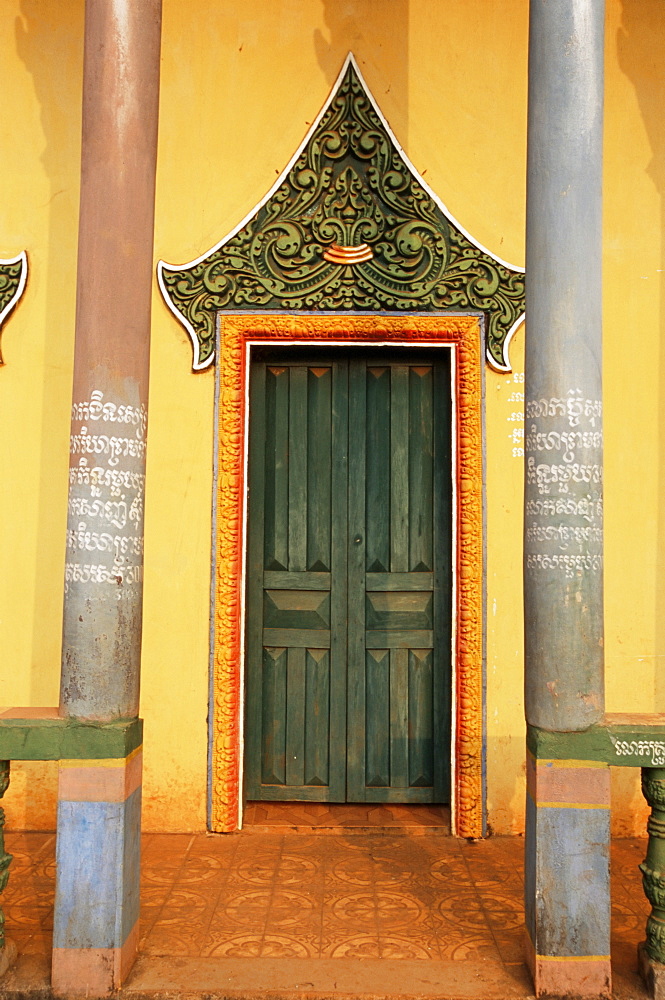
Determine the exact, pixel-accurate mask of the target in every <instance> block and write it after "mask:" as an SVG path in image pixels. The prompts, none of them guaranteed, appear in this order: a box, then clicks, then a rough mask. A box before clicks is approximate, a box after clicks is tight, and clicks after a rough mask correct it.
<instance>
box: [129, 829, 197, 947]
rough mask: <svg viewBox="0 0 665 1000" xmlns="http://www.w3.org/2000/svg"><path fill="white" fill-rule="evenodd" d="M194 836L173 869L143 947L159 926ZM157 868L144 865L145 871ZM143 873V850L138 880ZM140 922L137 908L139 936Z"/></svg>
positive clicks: (156, 866) (193, 835)
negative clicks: (166, 889)
mask: <svg viewBox="0 0 665 1000" xmlns="http://www.w3.org/2000/svg"><path fill="white" fill-rule="evenodd" d="M149 836H150V835H149ZM167 836H168V834H167ZM195 836H196V835H195V834H192V835H191V836H190V838H189V842H188V844H187V847H186V848H185V851H184V853H183V856H182V861H181V862H180V864H179V865H178V867H177V868H174V869H173V873H172V876H171V878H170V880H169V883H168V891H167V893H166V895H165V896H164V899H163V900H162V905H161V906H160V907H159V909H158V911H157V914H156V916H155V918H154V920H153V921H152V924H151V926H150V930H149V931H148V932H147V934H146V937H145V938H144V939H143V944H144V947H145V946H146V945H147V944H148V938H149V937H150V935H151V934H152V932H153V931H154V930H155V928H156V927H157V925H158V924H159V921H160V919H161V917H162V914H163V912H164V909H165V907H166V905H167V903H168V901H169V899H170V898H171V896H172V894H173V890H174V888H175V883H176V880H177V877H178V875H179V874H180V872H181V871H182V870H183V868H184V866H185V861H186V858H187V855H188V853H189V849H190V847H191V846H192V843H193V841H194V837H195ZM146 846H147V845H146ZM141 848H143V835H142V836H141ZM158 867H159V866H158V865H155V864H150V863H149V862H148V863H147V864H145V869H158ZM161 870H162V871H165V869H164V868H162V869H161ZM166 870H170V869H166ZM143 872H144V861H143V850H141V867H140V874H139V878H141V877H142V876H143ZM140 920H141V912H140V908H139V934H140V933H141V923H140Z"/></svg>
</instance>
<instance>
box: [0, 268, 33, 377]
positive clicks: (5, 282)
mask: <svg viewBox="0 0 665 1000" xmlns="http://www.w3.org/2000/svg"><path fill="white" fill-rule="evenodd" d="M27 280H28V255H27V253H26V252H25V250H23V251H22V252H21V253H20V254H18V256H16V257H10V258H8V259H7V260H0V336H1V335H2V326H3V323H4V322H5V320H6V319H7V316H9V314H10V312H11V311H12V309H13V308H14V306H15V305H16V304H17V302H18V301H19V299H20V298H21V296H22V295H23V290H24V289H25V283H26V281H27ZM4 363H5V362H4V360H3V358H2V349H1V348H0V365H4Z"/></svg>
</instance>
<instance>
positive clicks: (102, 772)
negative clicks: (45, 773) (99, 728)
mask: <svg viewBox="0 0 665 1000" xmlns="http://www.w3.org/2000/svg"><path fill="white" fill-rule="evenodd" d="M142 769H143V751H142V750H141V749H139V751H138V753H137V752H135V753H134V754H133V755H132V756H130V757H129V759H127V760H124V759H119V760H100V761H99V763H97V764H92V765H87V766H85V767H77V766H76V765H74V766H72V765H71V763H70V762H68V761H65V762H63V763H62V764H61V766H60V771H59V775H58V799H59V800H60V801H61V802H124V801H125V799H128V798H129V796H130V795H131V794H132V792H134V791H135V790H136V789H137V788H138V787H139V786H140V784H141V774H142Z"/></svg>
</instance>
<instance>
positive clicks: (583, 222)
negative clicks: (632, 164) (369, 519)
mask: <svg viewBox="0 0 665 1000" xmlns="http://www.w3.org/2000/svg"><path fill="white" fill-rule="evenodd" d="M603 24H604V3H603V0H556V2H551V0H531V18H530V38H529V126H528V154H527V155H528V172H527V250H526V265H527V267H526V274H527V279H526V282H527V284H526V309H527V322H528V330H527V341H526V383H525V388H526V399H525V421H526V428H525V430H526V434H525V438H526V484H525V537H524V549H525V552H524V601H525V608H524V611H525V643H526V648H525V655H526V713H527V721H528V722H530V723H531V724H532V725H534V726H539V727H540V728H542V729H550V730H555V731H570V730H577V729H586V728H587V726H590V725H592V724H593V723H594V722H597V721H598V720H599V719H600V718H601V717H602V715H603V712H604V703H603V693H604V689H603V571H602V553H603V544H602V524H603V522H602V461H603V458H602V402H601V400H602V384H601V367H602V356H601V355H602V336H601V330H602V303H601V224H602V199H601V189H602V123H603V34H604V32H603Z"/></svg>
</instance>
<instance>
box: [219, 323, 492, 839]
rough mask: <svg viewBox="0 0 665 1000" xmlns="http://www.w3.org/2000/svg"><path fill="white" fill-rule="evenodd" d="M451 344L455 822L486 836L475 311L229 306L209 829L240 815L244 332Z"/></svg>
mask: <svg viewBox="0 0 665 1000" xmlns="http://www.w3.org/2000/svg"><path fill="white" fill-rule="evenodd" d="M405 339H406V340H413V341H414V342H416V343H418V344H423V345H427V344H437V345H439V344H451V345H454V347H455V349H456V352H457V363H456V365H455V398H456V405H457V413H458V419H457V447H456V455H457V467H456V469H455V478H456V482H457V497H458V503H457V526H456V528H457V574H456V580H457V609H456V619H457V633H456V674H455V700H456V713H455V720H456V721H455V725H456V729H455V747H456V754H455V776H454V785H455V791H456V821H455V832H456V833H457V835H458V836H460V837H480V836H482V656H483V643H482V636H483V627H482V621H483V604H482V602H483V589H482V579H483V536H482V440H481V384H482V378H481V376H482V371H481V358H480V351H479V349H478V345H479V341H480V323H479V321H478V319H476V318H474V317H470V316H436V317H434V316H430V317H425V316H404V317H403V318H402V317H395V316H391V317H389V316H377V315H372V316H326V317H323V316H320V317H306V316H274V315H268V316H246V317H243V316H239V315H234V316H228V317H224V318H223V320H222V323H221V328H220V352H221V364H220V372H219V425H218V470H219V471H218V479H217V526H218V527H217V536H216V559H215V573H216V577H215V588H214V589H215V609H214V642H213V663H214V667H213V671H214V674H213V701H214V706H213V721H212V773H213V782H212V829H213V830H215V831H217V832H220V833H226V832H230V831H232V830H235V829H237V826H238V821H239V789H240V785H239V775H240V753H241V737H240V731H241V711H242V701H241V690H242V684H241V647H242V643H241V630H242V615H241V585H242V583H241V581H242V575H243V574H242V566H243V562H242V560H243V533H244V525H243V502H242V498H243V495H244V490H245V486H244V428H245V374H246V373H245V363H246V360H245V359H246V351H245V345H246V343H247V341H252V340H258V341H261V342H264V343H265V342H266V341H270V342H279V341H285V342H287V341H297V342H299V343H300V342H306V341H315V342H317V343H319V344H320V343H323V342H325V341H332V342H334V343H341V342H351V343H352V342H354V341H356V342H363V343H368V344H372V343H374V344H389V343H390V342H391V341H396V342H403V341H404V340H405Z"/></svg>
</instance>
